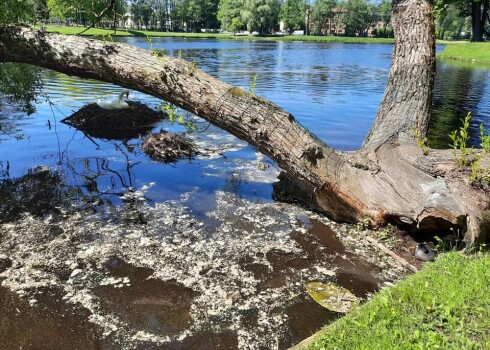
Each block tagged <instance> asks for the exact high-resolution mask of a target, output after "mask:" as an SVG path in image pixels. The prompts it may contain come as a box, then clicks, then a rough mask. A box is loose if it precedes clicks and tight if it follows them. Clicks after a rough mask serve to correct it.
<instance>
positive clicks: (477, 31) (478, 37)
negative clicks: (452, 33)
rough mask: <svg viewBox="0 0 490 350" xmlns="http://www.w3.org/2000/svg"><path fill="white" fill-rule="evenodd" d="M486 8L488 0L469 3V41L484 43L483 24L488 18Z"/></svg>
mask: <svg viewBox="0 0 490 350" xmlns="http://www.w3.org/2000/svg"><path fill="white" fill-rule="evenodd" d="M488 6H489V1H488V0H480V1H472V2H471V29H472V36H471V41H475V42H476V41H484V39H483V34H485V33H487V31H486V30H485V23H486V22H487V17H488ZM487 34H488V33H487Z"/></svg>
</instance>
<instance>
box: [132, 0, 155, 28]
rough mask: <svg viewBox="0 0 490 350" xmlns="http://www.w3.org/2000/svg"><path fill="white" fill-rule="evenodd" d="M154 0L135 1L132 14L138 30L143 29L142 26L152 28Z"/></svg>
mask: <svg viewBox="0 0 490 350" xmlns="http://www.w3.org/2000/svg"><path fill="white" fill-rule="evenodd" d="M154 6H155V2H154V0H135V1H134V2H133V4H132V5H131V12H132V14H133V20H134V21H135V22H136V23H137V26H138V28H141V24H143V25H144V26H145V28H146V29H149V28H150V20H151V17H152V15H153V13H154Z"/></svg>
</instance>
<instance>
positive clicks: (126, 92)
mask: <svg viewBox="0 0 490 350" xmlns="http://www.w3.org/2000/svg"><path fill="white" fill-rule="evenodd" d="M128 94H129V92H128V90H123V91H121V92H120V93H119V102H121V101H122V99H123V96H124V95H126V96H127V95H128Z"/></svg>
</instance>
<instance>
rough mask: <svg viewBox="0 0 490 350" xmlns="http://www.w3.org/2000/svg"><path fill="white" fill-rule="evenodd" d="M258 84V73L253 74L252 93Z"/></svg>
mask: <svg viewBox="0 0 490 350" xmlns="http://www.w3.org/2000/svg"><path fill="white" fill-rule="evenodd" d="M256 85H257V73H254V74H252V81H251V82H250V93H251V94H253V93H254V91H255V86H256Z"/></svg>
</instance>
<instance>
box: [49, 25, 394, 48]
mask: <svg viewBox="0 0 490 350" xmlns="http://www.w3.org/2000/svg"><path fill="white" fill-rule="evenodd" d="M83 29H84V28H83V27H64V26H48V27H47V28H46V30H47V31H48V32H58V33H60V34H66V35H75V34H78V33H80V32H81V31H82V30H83ZM83 35H84V36H143V37H146V36H149V37H183V38H202V39H209V38H211V39H228V40H271V41H277V40H280V41H314V42H340V43H358V44H392V43H393V39H389V38H357V37H344V36H306V35H296V36H295V35H288V36H274V35H233V34H229V33H227V34H219V33H177V32H157V31H149V30H133V29H129V30H121V29H118V30H117V31H116V33H115V34H114V31H113V30H112V29H101V28H91V29H89V30H88V31H87V32H85V33H83Z"/></svg>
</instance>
